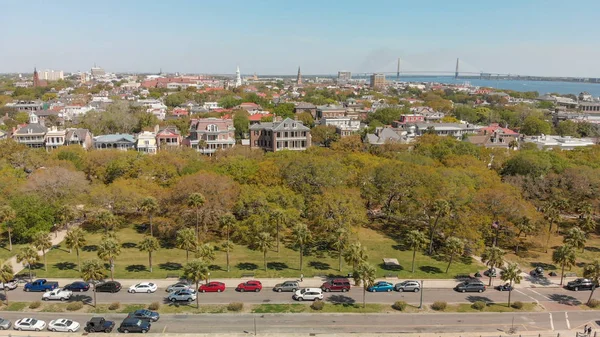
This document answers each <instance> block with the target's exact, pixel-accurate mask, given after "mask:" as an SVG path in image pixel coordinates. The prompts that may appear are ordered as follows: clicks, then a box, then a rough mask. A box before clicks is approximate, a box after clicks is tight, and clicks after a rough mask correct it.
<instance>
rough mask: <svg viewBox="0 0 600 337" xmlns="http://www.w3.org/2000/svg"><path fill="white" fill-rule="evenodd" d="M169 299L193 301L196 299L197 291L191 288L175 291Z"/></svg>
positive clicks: (172, 300)
mask: <svg viewBox="0 0 600 337" xmlns="http://www.w3.org/2000/svg"><path fill="white" fill-rule="evenodd" d="M167 300H168V301H170V302H179V301H183V302H192V301H195V300H196V292H195V291H193V290H191V289H184V290H178V291H174V292H172V293H170V294H169V296H168V297H167Z"/></svg>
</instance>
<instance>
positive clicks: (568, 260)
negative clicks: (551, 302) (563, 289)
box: [552, 244, 576, 286]
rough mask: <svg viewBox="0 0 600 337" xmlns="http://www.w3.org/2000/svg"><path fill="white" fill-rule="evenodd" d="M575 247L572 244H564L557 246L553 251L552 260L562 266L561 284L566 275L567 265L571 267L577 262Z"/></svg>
mask: <svg viewBox="0 0 600 337" xmlns="http://www.w3.org/2000/svg"><path fill="white" fill-rule="evenodd" d="M575 259H576V256H575V248H573V246H571V245H568V244H567V245H564V246H560V247H558V248H556V249H555V250H554V252H553V253H552V262H554V263H557V264H559V265H560V267H561V273H560V285H561V286H562V284H563V279H564V277H565V267H569V268H571V267H572V266H573V265H574V264H575Z"/></svg>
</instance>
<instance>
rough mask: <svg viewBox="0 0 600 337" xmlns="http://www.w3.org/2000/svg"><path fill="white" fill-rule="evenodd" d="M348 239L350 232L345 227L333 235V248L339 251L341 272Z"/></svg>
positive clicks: (339, 268) (338, 229)
mask: <svg viewBox="0 0 600 337" xmlns="http://www.w3.org/2000/svg"><path fill="white" fill-rule="evenodd" d="M348 238H349V235H348V230H347V229H346V228H344V227H340V228H337V229H336V230H335V231H334V233H333V247H334V248H335V249H336V250H337V256H338V270H339V271H342V257H343V256H344V251H345V249H346V246H347V245H348Z"/></svg>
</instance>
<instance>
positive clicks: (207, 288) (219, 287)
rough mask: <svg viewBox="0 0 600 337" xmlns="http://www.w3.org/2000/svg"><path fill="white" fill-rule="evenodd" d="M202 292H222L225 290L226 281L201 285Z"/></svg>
mask: <svg viewBox="0 0 600 337" xmlns="http://www.w3.org/2000/svg"><path fill="white" fill-rule="evenodd" d="M199 291H200V292H201V293H211V292H212V293H220V292H222V291H225V283H223V282H208V283H206V284H203V285H201V286H200V289H199Z"/></svg>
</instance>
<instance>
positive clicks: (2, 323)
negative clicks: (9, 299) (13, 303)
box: [0, 318, 11, 330]
mask: <svg viewBox="0 0 600 337" xmlns="http://www.w3.org/2000/svg"><path fill="white" fill-rule="evenodd" d="M10 326H11V323H10V321H9V320H7V319H4V318H0V330H8V329H9V328H10Z"/></svg>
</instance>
